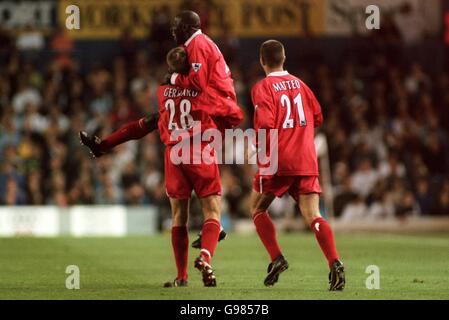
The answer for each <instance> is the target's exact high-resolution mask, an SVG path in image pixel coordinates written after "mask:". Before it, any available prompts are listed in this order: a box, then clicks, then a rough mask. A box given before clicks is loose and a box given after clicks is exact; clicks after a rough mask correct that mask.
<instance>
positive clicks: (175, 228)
mask: <svg viewBox="0 0 449 320" xmlns="http://www.w3.org/2000/svg"><path fill="white" fill-rule="evenodd" d="M189 203H190V199H174V198H170V205H171V208H172V229H171V242H172V246H173V253H174V256H175V260H176V269H177V270H178V275H177V276H176V278H175V280H174V281H173V282H166V283H165V284H164V287H185V286H187V260H188V253H189V234H188V230H187V221H188V217H189Z"/></svg>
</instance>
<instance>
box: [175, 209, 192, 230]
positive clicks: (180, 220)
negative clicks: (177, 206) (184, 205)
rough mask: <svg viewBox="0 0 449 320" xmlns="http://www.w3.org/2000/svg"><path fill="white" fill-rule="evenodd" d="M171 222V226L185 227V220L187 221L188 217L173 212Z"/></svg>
mask: <svg viewBox="0 0 449 320" xmlns="http://www.w3.org/2000/svg"><path fill="white" fill-rule="evenodd" d="M172 220H173V223H172V224H173V226H178V227H180V226H186V225H187V220H188V216H187V214H183V213H182V212H180V211H178V212H173V214H172Z"/></svg>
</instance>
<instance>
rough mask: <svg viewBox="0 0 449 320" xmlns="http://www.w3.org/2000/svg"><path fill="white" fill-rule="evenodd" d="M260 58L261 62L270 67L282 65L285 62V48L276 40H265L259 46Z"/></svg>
mask: <svg viewBox="0 0 449 320" xmlns="http://www.w3.org/2000/svg"><path fill="white" fill-rule="evenodd" d="M260 60H261V61H262V64H264V65H266V66H268V67H270V68H275V67H282V65H283V64H284V62H285V50H284V46H283V45H282V43H280V42H279V41H277V40H267V41H265V42H264V43H262V45H261V46H260Z"/></svg>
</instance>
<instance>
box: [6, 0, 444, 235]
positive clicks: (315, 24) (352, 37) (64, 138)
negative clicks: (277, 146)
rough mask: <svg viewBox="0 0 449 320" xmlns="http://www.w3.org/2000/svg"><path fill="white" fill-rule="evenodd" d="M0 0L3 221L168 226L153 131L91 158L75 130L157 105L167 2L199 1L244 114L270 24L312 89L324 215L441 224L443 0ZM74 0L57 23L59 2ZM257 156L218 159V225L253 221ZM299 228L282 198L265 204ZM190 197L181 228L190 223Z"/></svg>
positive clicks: (291, 65)
mask: <svg viewBox="0 0 449 320" xmlns="http://www.w3.org/2000/svg"><path fill="white" fill-rule="evenodd" d="M372 2H373V1H365V0H346V1H343V0H317V1H306V0H302V1H301V0H298V1H283V0H270V1H264V0H235V1H226V0H215V1H169V2H168V1H161V0H146V1H140V0H136V1H122V0H101V1H87V0H73V1H65V0H64V1H52V0H43V1H9V0H6V1H1V2H0V159H1V161H0V236H14V235H37V236H58V235H75V236H84V235H113V236H114V235H117V236H123V235H128V234H132V235H134V234H150V233H153V232H157V231H160V230H164V229H167V228H168V227H169V225H170V220H169V219H170V208H169V203H168V199H167V197H166V194H165V188H164V176H163V160H162V159H163V157H162V150H163V149H162V145H161V143H160V141H159V138H158V134H157V133H152V134H150V135H148V136H147V137H145V138H144V139H142V140H141V141H133V142H128V143H127V144H125V145H122V146H119V147H117V148H116V150H114V152H113V153H112V154H110V155H107V156H104V157H102V158H100V159H98V160H93V159H91V158H90V156H89V154H88V152H87V150H86V149H85V148H84V147H81V146H80V144H79V141H78V136H77V133H78V131H79V130H86V131H88V132H90V133H97V135H98V136H100V137H102V136H105V135H107V134H108V133H110V132H112V131H113V130H115V129H117V128H119V127H120V126H121V125H123V124H125V123H126V122H128V121H131V120H134V119H137V118H139V117H141V116H143V115H144V114H146V113H148V112H152V111H155V110H157V109H156V108H157V107H156V96H155V92H156V88H157V86H158V84H159V82H160V79H161V77H162V76H163V75H164V73H165V71H166V66H165V62H164V57H165V53H166V52H167V51H168V50H169V49H170V48H172V47H173V46H174V43H173V41H172V38H171V35H170V21H171V18H172V17H173V16H174V15H175V14H176V13H177V12H178V11H179V10H180V8H189V9H193V10H196V11H197V12H198V13H199V14H200V15H201V18H202V22H203V26H202V29H203V32H205V33H207V34H209V35H210V36H211V37H212V38H213V39H214V40H215V41H216V42H217V44H218V45H219V47H220V49H221V51H222V52H223V54H224V56H225V58H226V60H227V62H228V64H229V65H230V67H231V70H232V74H233V78H234V80H235V88H236V91H237V94H238V101H239V104H240V105H241V107H242V108H243V110H244V112H245V122H244V124H243V126H242V127H243V128H248V127H250V126H251V122H252V113H253V111H252V110H253V107H252V105H251V102H250V96H249V92H250V89H251V86H252V85H253V84H254V83H255V82H256V81H258V80H259V79H260V78H261V77H263V73H262V69H261V68H260V66H259V61H258V47H259V45H260V43H261V42H262V41H263V40H266V39H268V38H277V39H279V40H281V41H282V42H283V43H284V44H285V46H286V51H287V65H286V69H287V70H288V71H290V72H291V73H293V74H295V75H298V76H299V77H301V78H302V79H303V80H304V81H305V82H306V83H308V84H309V86H310V87H311V88H312V90H314V92H315V93H316V95H317V97H318V98H319V100H320V102H321V105H322V108H323V112H324V118H325V122H324V125H323V126H322V127H321V129H320V133H319V138H318V139H319V141H318V142H319V144H320V146H321V147H320V148H319V150H320V151H319V153H320V155H321V156H320V163H321V169H322V170H323V172H322V184H323V187H324V197H323V201H322V211H323V214H324V215H325V216H327V217H328V218H330V219H331V220H332V222H333V224H334V226H335V228H336V230H345V229H346V230H368V229H371V230H380V231H384V230H389V231H390V230H394V231H410V230H427V231H441V230H449V140H448V130H449V73H448V72H449V22H448V21H449V1H444V0H442V1H438V0H429V1H425V2H424V1H419V0H388V1H387V0H376V1H374V2H375V4H376V5H379V7H380V8H381V25H380V26H381V28H380V30H374V31H369V30H367V29H366V27H365V18H366V16H367V15H366V14H365V8H366V6H367V5H369V4H372ZM71 4H76V5H77V6H78V7H79V8H80V13H81V28H80V30H71V31H69V30H67V29H66V28H65V20H66V18H67V16H68V15H67V14H66V13H65V8H66V7H67V6H68V5H71ZM254 172H255V168H254V167H253V166H250V165H223V166H221V175H222V184H223V221H222V223H223V226H224V228H225V229H226V230H234V231H238V232H245V231H253V227H252V223H251V221H250V220H249V219H248V216H249V214H248V212H249V210H248V196H249V192H250V190H251V182H252V177H253V174H254ZM271 213H272V214H273V216H274V217H276V221H277V222H278V225H279V228H280V229H282V230H296V229H305V226H304V225H303V224H302V223H301V220H300V219H296V217H297V216H299V215H298V213H297V212H296V210H295V209H294V204H293V202H292V201H291V200H290V199H288V198H283V199H279V200H277V201H276V202H275V203H274V204H273V205H272V207H271ZM201 220H202V219H201V215H200V211H199V208H198V203H197V201H193V203H192V218H191V220H190V224H191V227H192V228H198V227H199V226H200V224H201Z"/></svg>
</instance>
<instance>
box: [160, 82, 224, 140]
mask: <svg viewBox="0 0 449 320" xmlns="http://www.w3.org/2000/svg"><path fill="white" fill-rule="evenodd" d="M157 98H158V105H159V114H160V118H159V122H158V127H159V134H160V137H161V140H162V142H163V143H164V144H165V145H167V146H170V145H175V144H176V143H177V142H178V141H179V140H181V139H185V138H187V137H188V138H190V137H192V136H193V135H194V133H196V132H197V133H202V132H204V131H205V130H207V129H210V128H216V125H215V123H214V122H213V121H212V119H211V117H210V116H209V114H208V113H207V112H206V111H205V108H204V105H203V98H204V97H203V94H202V93H201V92H198V91H196V90H192V89H184V88H180V87H178V86H170V85H164V86H160V87H159V88H158V91H157ZM199 125H201V130H196V129H199V128H200V127H199ZM180 129H184V130H183V132H185V135H184V136H180V137H179V138H178V140H174V139H171V138H170V135H171V134H172V133H173V131H175V130H178V132H179V131H181V130H180Z"/></svg>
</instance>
